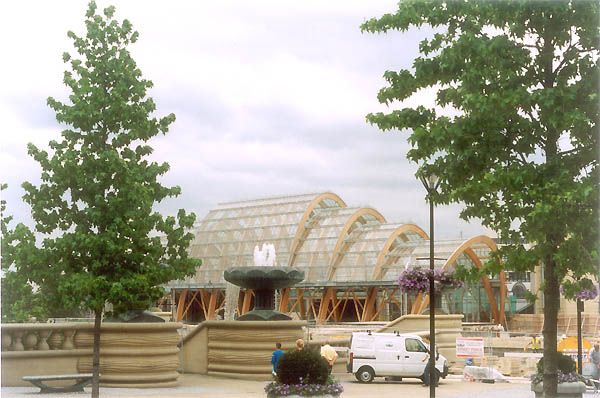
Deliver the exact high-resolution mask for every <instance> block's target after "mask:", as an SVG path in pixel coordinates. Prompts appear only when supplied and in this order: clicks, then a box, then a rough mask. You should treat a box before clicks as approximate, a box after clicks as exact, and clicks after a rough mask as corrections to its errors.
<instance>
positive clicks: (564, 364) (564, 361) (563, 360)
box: [537, 352, 576, 374]
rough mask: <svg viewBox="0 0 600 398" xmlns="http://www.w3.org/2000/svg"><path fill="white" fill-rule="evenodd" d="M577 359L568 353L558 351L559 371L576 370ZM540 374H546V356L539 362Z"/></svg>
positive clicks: (538, 370)
mask: <svg viewBox="0 0 600 398" xmlns="http://www.w3.org/2000/svg"><path fill="white" fill-rule="evenodd" d="M575 368H576V367H575V361H574V360H573V358H571V357H570V356H568V355H565V354H562V353H560V352H559V353H558V371H559V372H562V373H571V372H575ZM537 372H538V374H544V358H542V359H540V360H539V361H538V363H537Z"/></svg>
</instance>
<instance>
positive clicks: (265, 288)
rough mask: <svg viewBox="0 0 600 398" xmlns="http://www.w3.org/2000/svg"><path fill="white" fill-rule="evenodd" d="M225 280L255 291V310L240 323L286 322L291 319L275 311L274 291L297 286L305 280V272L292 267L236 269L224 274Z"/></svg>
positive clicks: (245, 315)
mask: <svg viewBox="0 0 600 398" xmlns="http://www.w3.org/2000/svg"><path fill="white" fill-rule="evenodd" d="M223 277H224V278H225V280H226V281H227V282H229V283H233V284H234V285H237V286H239V287H243V288H246V289H252V290H253V291H254V309H253V310H252V311H250V312H248V313H246V314H244V315H242V316H240V317H239V318H238V320H239V321H285V320H290V319H291V318H290V317H289V316H287V315H285V314H283V313H281V312H279V311H275V310H274V307H275V298H274V290H275V289H282V288H286V287H290V286H293V285H295V284H296V283H298V282H301V281H302V280H303V279H304V272H303V271H300V270H298V269H295V268H292V267H264V266H254V267H234V268H230V269H228V270H226V271H225V272H224V274H223Z"/></svg>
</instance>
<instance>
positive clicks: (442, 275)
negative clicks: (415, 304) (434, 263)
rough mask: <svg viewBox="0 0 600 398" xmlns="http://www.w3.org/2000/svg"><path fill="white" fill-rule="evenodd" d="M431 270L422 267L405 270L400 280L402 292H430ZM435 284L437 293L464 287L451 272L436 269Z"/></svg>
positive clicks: (434, 274) (434, 273)
mask: <svg viewBox="0 0 600 398" xmlns="http://www.w3.org/2000/svg"><path fill="white" fill-rule="evenodd" d="M431 275H432V273H431V270H429V269H423V268H420V267H416V268H410V269H406V270H404V271H403V272H402V273H401V274H400V277H399V278H398V285H399V286H400V290H402V291H403V292H405V293H420V292H429V280H430V278H431ZM433 283H434V289H435V290H436V292H441V291H442V290H446V289H453V288H454V289H456V288H460V287H463V285H464V284H463V282H462V281H460V280H458V279H456V278H454V275H453V274H452V273H451V272H448V271H444V270H440V269H436V270H435V271H434V272H433Z"/></svg>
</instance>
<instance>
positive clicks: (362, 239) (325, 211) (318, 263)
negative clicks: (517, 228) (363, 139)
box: [170, 192, 495, 286]
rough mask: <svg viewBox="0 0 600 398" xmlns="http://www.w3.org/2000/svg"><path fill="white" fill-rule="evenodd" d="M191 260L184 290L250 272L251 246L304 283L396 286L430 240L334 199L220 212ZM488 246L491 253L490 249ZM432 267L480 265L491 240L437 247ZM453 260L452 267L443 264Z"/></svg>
mask: <svg viewBox="0 0 600 398" xmlns="http://www.w3.org/2000/svg"><path fill="white" fill-rule="evenodd" d="M195 235H196V236H195V239H194V241H193V242H192V244H191V246H190V255H191V256H192V257H196V258H201V259H202V260H203V264H202V266H200V267H199V268H198V270H197V272H196V274H195V276H193V277H191V278H188V279H186V280H185V281H178V282H177V281H175V282H173V283H171V284H170V285H171V286H177V285H181V284H182V283H184V284H185V283H188V284H194V285H200V286H206V285H207V284H222V283H224V280H223V271H224V270H225V269H227V268H229V267H236V266H238V267H239V266H250V265H253V253H254V247H255V246H256V245H259V246H260V245H262V244H263V243H271V244H273V245H274V246H275V250H276V253H277V265H290V266H293V267H298V268H300V269H303V270H304V271H305V275H306V278H305V281H304V282H305V283H309V284H317V285H318V284H325V283H330V282H344V283H360V282H365V281H377V280H381V281H386V282H387V281H395V280H397V278H398V276H399V274H400V272H402V270H404V268H405V267H409V266H410V267H413V266H422V267H428V266H429V261H428V260H427V259H428V256H429V244H428V242H427V239H428V237H427V234H426V233H425V232H424V231H423V230H422V229H421V228H419V227H418V226H416V225H413V224H391V223H387V222H386V220H385V218H384V217H383V215H381V214H380V213H379V212H377V210H374V209H371V208H349V207H346V204H345V202H344V201H343V200H342V199H341V198H340V197H339V196H337V195H336V194H334V193H331V192H325V193H315V194H305V195H296V196H284V197H276V198H264V199H257V200H249V201H241V202H231V203H224V204H220V205H219V206H218V207H216V208H215V209H214V210H211V211H210V212H209V213H208V214H207V216H206V217H205V218H204V219H202V220H201V221H200V222H199V223H198V224H197V226H196V230H195ZM492 246H493V247H492ZM435 249H436V253H435V257H436V258H441V259H443V260H436V267H444V268H452V267H453V266H454V265H455V264H456V263H467V264H470V265H475V262H479V261H480V262H481V263H483V262H485V261H486V259H487V257H488V255H489V252H490V251H491V250H494V249H495V244H494V242H493V241H492V240H491V239H490V238H488V237H476V238H472V239H470V240H468V241H462V240H451V241H436V244H435ZM449 260H450V263H448V264H447V262H448V261H449Z"/></svg>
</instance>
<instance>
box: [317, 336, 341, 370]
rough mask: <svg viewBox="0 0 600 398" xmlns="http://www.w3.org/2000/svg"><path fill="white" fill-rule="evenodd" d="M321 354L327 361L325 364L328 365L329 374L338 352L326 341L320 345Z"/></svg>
mask: <svg viewBox="0 0 600 398" xmlns="http://www.w3.org/2000/svg"><path fill="white" fill-rule="evenodd" d="M321 356H322V357H323V358H325V360H326V361H327V364H328V365H329V374H331V371H332V370H333V364H335V360H336V359H337V357H338V353H337V351H336V350H335V348H333V347H332V346H330V345H329V342H328V341H326V342H325V345H323V347H321Z"/></svg>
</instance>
